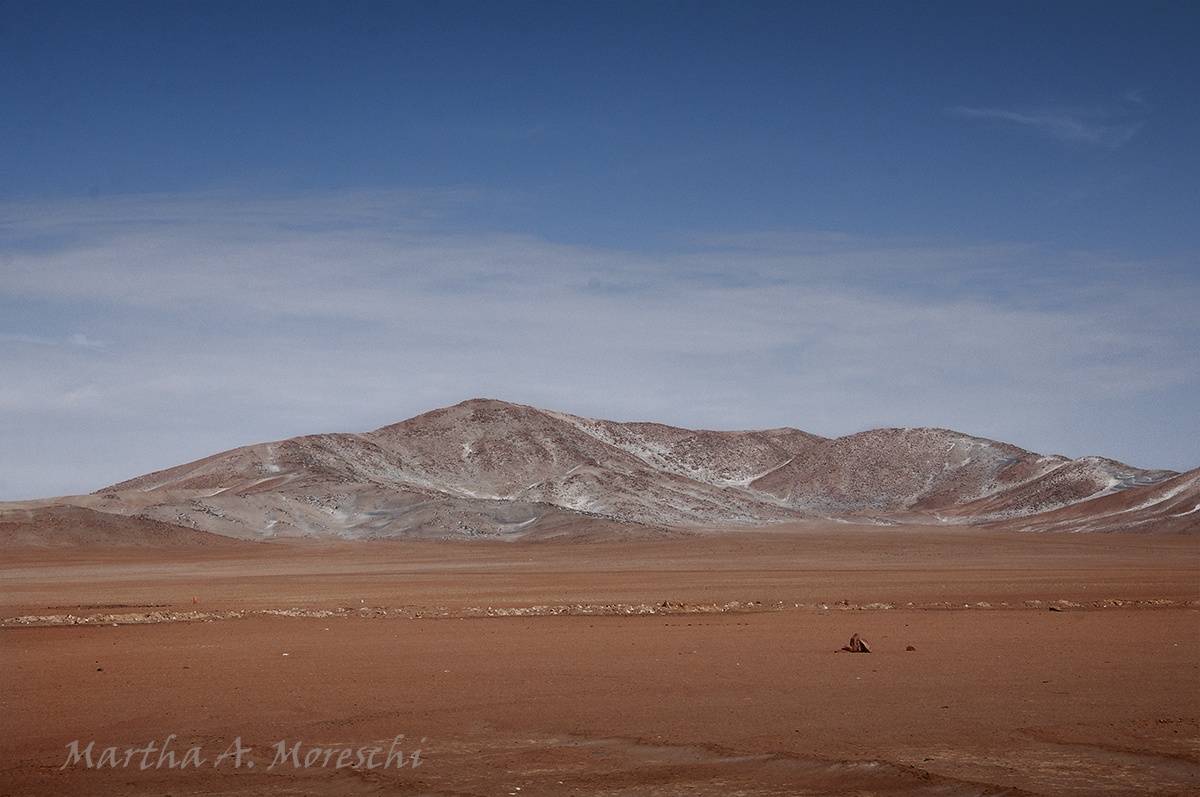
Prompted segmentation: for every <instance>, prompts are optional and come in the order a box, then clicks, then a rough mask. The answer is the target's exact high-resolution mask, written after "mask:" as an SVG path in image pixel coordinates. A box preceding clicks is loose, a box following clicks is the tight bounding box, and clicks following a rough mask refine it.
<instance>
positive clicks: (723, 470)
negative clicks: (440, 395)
mask: <svg viewBox="0 0 1200 797" xmlns="http://www.w3.org/2000/svg"><path fill="white" fill-rule="evenodd" d="M1173 476H1175V474H1174V473H1173V472H1170V471H1145V470H1140V469H1137V468H1132V467H1129V466H1127V465H1123V464H1121V463H1119V462H1114V461H1111V460H1105V459H1101V458H1098V457H1084V458H1082V459H1079V460H1069V459H1066V458H1065V457H1059V456H1042V455H1039V454H1035V453H1032V452H1029V451H1025V450H1023V449H1021V448H1018V447H1016V446H1012V445H1009V444H1006V443H999V442H996V441H993V440H986V439H983V438H978V437H971V436H969V435H964V434H961V433H959V432H954V431H950V430H946V429H923V428H922V429H877V430H873V431H868V432H861V433H858V434H852V435H847V436H845V437H841V438H837V439H833V440H830V439H825V438H822V437H819V436H817V435H812V434H809V433H807V432H803V431H800V430H797V429H772V430H763V431H695V430H689V429H681V428H677V427H672V426H666V425H662V424H655V423H618V422H614V421H607V420H599V419H591V418H581V417H578V416H573V415H569V414H565V413H560V412H553V411H550V410H542V409H537V408H535V407H528V406H523V405H517V404H510V403H506V402H502V401H495V400H490V399H473V400H471V401H466V402H463V403H461V404H458V405H455V406H453V407H448V408H445V409H440V410H434V411H432V412H427V413H424V414H422V415H418V416H416V417H414V418H410V419H408V420H406V421H402V422H401V423H397V424H393V425H390V426H385V427H383V428H381V429H377V430H375V431H373V432H368V433H365V434H324V435H310V436H306V437H298V438H294V439H291V440H284V441H279V442H275V443H262V444H259V445H254V446H246V447H243V448H239V449H234V450H233V451H228V452H225V453H223V454H218V455H215V456H212V457H207V458H205V459H202V460H198V461H196V462H193V463H189V464H186V465H181V466H178V467H175V468H170V469H168V470H164V471H159V472H157V473H152V474H148V475H146V476H141V477H138V478H136V479H132V480H130V481H127V482H122V483H121V484H117V485H114V486H113V487H111V488H108V489H107V490H104V491H100V494H99V497H102V498H103V499H104V502H105V505H104V506H97V508H101V509H104V510H105V511H116V512H125V513H130V514H133V513H136V514H139V515H142V516H146V517H151V518H156V519H159V520H162V521H164V522H169V523H174V524H180V525H185V526H190V527H192V528H197V529H203V530H207V531H215V532H219V533H221V534H227V535H230V536H239V537H249V538H260V537H263V536H274V535H285V536H297V535H299V536H330V535H333V536H343V537H350V538H359V537H378V536H399V535H404V536H407V535H413V534H417V535H429V534H433V535H443V534H452V535H457V534H468V535H470V534H485V535H524V534H531V533H534V531H535V530H536V529H538V528H545V527H547V526H548V524H556V525H557V526H561V525H562V522H561V518H563V517H565V516H566V515H577V516H584V517H586V516H591V517H601V518H607V519H609V520H612V521H614V522H618V523H632V524H642V525H643V526H645V527H655V528H664V527H680V526H713V525H717V526H720V525H748V524H749V525H759V524H769V523H775V522H780V521H788V520H803V519H805V518H846V519H852V520H863V519H868V520H875V521H879V522H890V521H892V520H895V519H898V518H902V519H904V520H906V521H909V522H914V521H915V522H939V523H944V522H953V523H979V522H991V521H997V520H1003V519H1005V518H1018V517H1033V516H1036V515H1040V514H1042V513H1046V512H1051V511H1054V510H1057V509H1060V508H1063V507H1070V506H1074V505H1077V504H1080V503H1081V502H1087V501H1089V500H1090V499H1094V498H1097V497H1098V496H1103V495H1106V494H1109V493H1117V494H1123V493H1126V492H1130V493H1134V494H1136V493H1138V492H1139V491H1144V490H1147V489H1150V488H1153V487H1154V486H1155V485H1156V484H1160V483H1163V482H1164V481H1165V480H1167V479H1170V478H1171V477H1173ZM95 500H99V498H98V497H97V498H95V499H94V501H93V503H94V502H95ZM564 513H565V514H564ZM555 518H559V520H555ZM568 525H569V524H568Z"/></svg>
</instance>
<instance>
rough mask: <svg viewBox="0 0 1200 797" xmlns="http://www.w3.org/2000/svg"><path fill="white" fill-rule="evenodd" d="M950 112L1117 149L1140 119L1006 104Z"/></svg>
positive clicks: (1094, 111)
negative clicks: (1011, 107)
mask: <svg viewBox="0 0 1200 797" xmlns="http://www.w3.org/2000/svg"><path fill="white" fill-rule="evenodd" d="M951 112H952V113H954V114H957V115H958V116H963V117H966V118H968V119H996V120H999V121H1003V122H1012V123H1014V124H1017V125H1022V126H1024V127H1030V128H1033V129H1034V130H1037V131H1039V132H1041V133H1045V134H1046V135H1048V136H1050V137H1052V138H1056V139H1058V140H1060V141H1066V142H1069V143H1072V144H1086V145H1092V146H1099V147H1106V148H1109V149H1116V148H1117V147H1120V146H1121V145H1122V144H1124V143H1125V142H1126V141H1128V140H1129V139H1131V138H1133V137H1134V136H1135V135H1136V134H1137V132H1138V130H1140V129H1141V127H1142V124H1141V122H1128V123H1114V122H1112V121H1110V120H1111V117H1112V115H1111V114H1110V113H1108V112H1104V111H1096V110H1092V111H1081V110H1077V109H1065V108H1051V109H1042V110H1034V111H1013V110H1009V109H1006V108H970V107H967V106H963V105H960V106H958V107H956V108H952V109H951Z"/></svg>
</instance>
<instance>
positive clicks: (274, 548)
mask: <svg viewBox="0 0 1200 797" xmlns="http://www.w3.org/2000/svg"><path fill="white" fill-rule="evenodd" d="M588 539H592V540H593V541H592V542H589V543H569V542H562V541H555V542H544V543H532V542H513V543H500V542H482V541H476V542H454V543H451V542H441V543H433V542H429V543H418V542H410V543H400V542H387V543H354V544H341V545H325V544H320V545H318V544H307V545H306V544H301V543H291V544H263V543H237V542H231V543H229V544H222V545H220V546H201V545H181V544H165V543H161V541H160V540H157V538H155V537H154V536H153V535H151V536H147V537H146V539H145V541H144V544H140V545H136V546H128V547H123V548H117V547H113V546H111V545H89V544H79V545H75V546H73V547H46V546H41V547H11V548H9V549H8V550H5V551H4V552H3V558H2V559H0V618H3V627H2V628H0V727H2V728H3V729H4V733H3V734H2V735H0V794H4V795H10V794H11V795H31V794H72V795H73V794H88V795H101V796H103V795H117V794H172V795H189V794H366V793H389V794H390V793H397V794H446V795H449V794H454V795H475V794H477V795H521V796H522V797H524V796H525V795H560V794H579V795H583V794H588V795H592V794H605V795H610V794H621V795H651V794H653V795H729V794H741V795H795V794H822V795H851V794H874V795H892V794H896V795H899V794H906V795H925V794H929V795H934V794H937V795H956V794H963V795H966V794H974V795H979V794H983V795H991V794H995V795H999V794H1010V795H1019V794H1038V795H1068V796H1069V795H1079V796H1080V797H1083V796H1084V795H1087V796H1088V797H1093V796H1094V795H1130V794H1149V795H1185V794H1200V545H1198V544H1197V538H1196V537H1195V536H1167V535H1136V536H1135V535H1125V536H1122V535H1099V534H1097V535H1069V534H1018V533H1008V532H995V531H993V532H981V531H972V530H968V529H957V530H951V531H935V530H930V529H918V528H903V527H901V528H891V529H859V528H855V527H846V526H838V527H830V528H828V529H824V530H813V529H811V528H808V529H806V530H799V529H792V530H790V531H789V530H786V529H781V530H777V531H773V532H729V533H723V534H720V535H696V536H690V537H688V536H684V537H680V538H678V539H665V540H656V541H647V542H631V541H612V542H604V541H594V540H596V538H595V537H592V538H588ZM83 542H84V543H86V541H83ZM160 543H161V544H160ZM663 604H666V605H665V606H664V605H663ZM822 607H827V608H822ZM888 607H890V608H888ZM268 612H279V613H268ZM488 614H491V615H493V616H487V615H488ZM188 617H191V618H194V619H192V620H190V621H189V620H187V619H182V618H188ZM72 623H73V624H72ZM855 633H858V634H860V635H861V637H862V639H863V640H865V641H866V642H867V643H869V645H870V648H871V650H872V653H870V654H850V653H840V652H837V651H838V650H839V648H841V647H842V646H844V645H846V644H847V643H848V641H849V640H850V637H851V635H852V634H855ZM909 648H912V649H911V650H910V649H909ZM400 734H404V735H405V738H404V739H402V740H400V742H399V743H398V744H397V745H396V747H398V748H399V749H401V750H402V751H403V761H404V763H405V766H404V767H402V768H396V766H395V762H396V760H397V759H395V758H393V759H392V763H391V765H390V766H381V764H382V763H384V760H385V759H386V757H387V753H388V751H389V750H390V749H391V748H392V745H393V742H394V740H395V739H396V737H397V736H398V735H400ZM172 735H173V736H172ZM235 740H236V741H235ZM76 741H77V742H78V747H79V749H80V751H81V753H82V751H83V749H84V748H86V746H87V744H88V743H89V742H94V746H93V748H92V751H91V754H92V759H93V764H96V763H99V761H100V760H101V758H102V756H105V755H107V758H106V760H105V763H104V766H103V767H101V768H96V767H95V766H93V767H92V768H88V766H87V763H86V760H84V759H82V758H81V760H80V761H78V762H74V763H70V756H69V748H70V745H71V743H72V742H76ZM239 742H240V745H241V746H242V747H243V748H244V752H243V753H242V756H241V760H240V762H239V761H238V758H237V756H236V755H235V752H236V745H237V744H238V743H239ZM281 742H282V743H283V748H284V750H285V751H286V752H288V753H289V754H290V753H291V751H292V750H293V749H294V745H296V744H299V745H300V748H299V749H298V750H296V752H295V757H294V758H292V757H289V758H288V759H287V761H286V762H282V761H277V760H276V757H277V753H278V750H279V744H280V743H281ZM164 743H167V744H168V747H167V751H168V753H170V754H172V755H163V753H162V751H161V749H160V748H161V747H162V745H163V744H164ZM151 745H153V749H150V750H147V748H149V747H150V746H151ZM108 748H115V750H111V751H110V752H108V753H107V754H106V753H105V751H106V749H108ZM360 748H361V753H362V757H361V758H360V757H359V752H360ZM375 748H381V750H380V751H378V752H375V753H374V758H372V752H373V751H374V749H375ZM417 749H419V750H420V754H419V758H417V759H416V760H415V761H414V758H413V755H414V751H415V750H417ZM127 750H132V751H134V752H132V753H131V754H130V755H129V763H128V765H124V766H117V767H116V768H113V767H112V766H110V763H111V762H112V760H113V759H114V757H115V759H116V760H117V763H118V764H123V763H124V761H125V759H126V751H127ZM189 750H193V752H192V753H191V759H190V762H189V765H188V766H187V767H186V768H181V767H180V766H178V764H180V763H181V762H182V761H183V760H184V757H185V755H187V754H188V751H189ZM343 751H349V752H346V753H345V754H344V755H343ZM223 754H228V755H227V756H226V757H225V758H223V759H222V758H219V757H220V756H222V755H223ZM172 758H173V759H174V761H175V763H176V766H175V767H171V766H170V764H171V762H172ZM196 758H199V759H202V760H203V763H202V764H201V765H200V766H193V765H192V763H194V761H195V759H196ZM306 761H307V764H308V765H307V766H306V765H305V764H306ZM339 761H341V763H342V764H343V766H342V767H341V768H338V766H337V764H338V762H339ZM160 762H161V763H160ZM372 762H373V763H374V764H375V765H376V766H374V768H371V767H370V766H369V765H370V764H371V763H372ZM238 763H240V766H236V765H237V764H238ZM251 763H253V767H251V766H250V765H251ZM273 763H274V766H272V764H273ZM414 763H417V766H415V767H414V766H413V764H414ZM143 764H144V765H145V766H144V768H143ZM296 764H299V766H296Z"/></svg>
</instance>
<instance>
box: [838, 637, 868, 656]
mask: <svg viewBox="0 0 1200 797" xmlns="http://www.w3.org/2000/svg"><path fill="white" fill-rule="evenodd" d="M842 650H844V651H846V652H847V653H870V652H871V648H870V647H868V646H867V643H866V642H864V641H863V640H862V637H860V636H859V635H858V634H855V635H854V636H852V637H850V644H848V645H846V647H844V648H842Z"/></svg>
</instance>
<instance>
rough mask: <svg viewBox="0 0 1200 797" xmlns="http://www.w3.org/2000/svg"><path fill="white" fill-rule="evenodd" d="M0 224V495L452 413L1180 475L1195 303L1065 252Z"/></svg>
mask: <svg viewBox="0 0 1200 797" xmlns="http://www.w3.org/2000/svg"><path fill="white" fill-rule="evenodd" d="M0 210H2V211H3V212H4V213H5V214H6V215H7V216H8V217H9V218H18V219H21V218H23V219H24V221H23V222H18V223H16V224H10V225H8V227H7V228H6V230H7V231H6V233H5V235H9V236H16V237H20V236H27V235H30V234H34V233H35V232H36V234H38V235H42V236H46V237H47V239H48V240H49V239H53V240H58V241H59V243H58V244H57V245H55V246H53V247H36V248H29V247H18V246H7V247H6V246H5V243H4V239H3V238H0V256H2V257H4V259H5V268H4V270H3V272H2V274H0V307H2V306H9V307H18V306H22V305H27V304H28V303H36V305H37V307H38V308H39V312H40V315H39V319H38V324H39V326H38V333H37V334H36V335H33V334H26V332H27V330H22V329H3V328H2V327H0V344H5V343H7V344H8V345H0V372H3V373H4V374H5V379H4V380H3V381H4V384H3V387H0V418H3V419H5V421H4V424H5V425H4V426H2V427H0V445H3V446H5V447H6V449H5V450H9V451H16V452H19V453H20V456H14V457H7V458H5V459H4V460H3V461H0V482H5V483H7V485H8V486H7V487H4V486H3V485H0V496H3V495H5V494H7V496H8V497H19V496H21V495H25V496H27V497H28V496H31V495H36V494H48V493H61V492H69V491H78V490H85V489H86V490H91V489H96V488H99V487H101V486H103V485H104V484H106V483H111V482H115V481H117V480H119V479H121V478H126V477H129V476H133V475H136V474H137V473H140V472H145V471H148V470H152V469H154V468H158V467H164V466H168V465H172V464H177V463H179V462H181V461H185V460H187V459H192V458H197V457H200V456H203V455H206V454H209V453H214V452H216V451H219V450H222V449H224V448H228V447H232V446H234V445H238V444H244V443H251V442H258V441H262V440H267V439H276V438H279V437H286V436H291V435H294V434H300V433H307V432H317V431H331V430H344V431H356V430H365V429H369V428H374V427H376V426H380V425H383V424H385V423H390V422H394V421H397V420H401V419H403V418H405V417H408V416H410V415H413V414H416V413H418V412H422V411H424V410H428V409H432V408H434V407H439V406H444V405H446V404H450V403H454V402H456V401H460V400H462V399H465V398H469V397H472V396H477V395H488V396H495V397H498V398H505V399H509V400H514V401H520V402H525V403H531V404H537V405H541V406H548V407H553V408H557V409H563V410H566V411H569V412H577V413H581V414H587V415H598V416H602V417H611V418H615V419H622V420H632V419H642V420H658V421H663V422H667V423H676V424H679V425H686V426H696V427H715V428H731V427H742V428H746V427H763V426H779V425H785V424H786V425H794V426H800V427H802V428H806V429H808V430H810V431H814V432H817V433H821V434H826V435H837V434H845V433H849V432H852V431H857V430H860V429H864V428H871V427H875V426H884V425H936V426H949V427H952V428H958V429H961V430H963V431H967V432H971V433H975V434H982V435H986V436H991V437H996V438H999V439H1005V440H1009V441H1011V442H1016V443H1018V444H1022V445H1025V446H1027V447H1030V448H1034V449H1053V450H1063V451H1064V452H1066V453H1072V454H1084V453H1099V454H1105V455H1109V456H1115V457H1117V458H1126V459H1134V460H1137V461H1136V462H1135V464H1143V465H1167V466H1169V465H1173V464H1175V465H1182V464H1186V463H1185V462H1183V460H1185V459H1187V457H1192V458H1193V459H1194V451H1185V449H1186V445H1185V443H1184V442H1181V441H1186V440H1187V439H1189V437H1188V436H1189V434H1190V435H1191V439H1195V437H1196V435H1197V434H1200V429H1197V422H1196V420H1195V419H1194V417H1193V416H1194V412H1193V410H1192V409H1191V408H1183V407H1182V406H1176V405H1175V404H1173V403H1171V402H1170V401H1167V399H1164V398H1163V397H1164V396H1168V397H1169V396H1171V395H1174V394H1175V393H1189V394H1191V395H1194V393H1195V392H1196V391H1197V390H1198V389H1200V383H1198V380H1200V377H1198V375H1200V321H1197V319H1196V317H1195V313H1194V307H1195V306H1197V304H1198V303H1200V285H1197V282H1196V280H1195V279H1194V278H1187V277H1170V276H1168V275H1167V274H1166V272H1165V271H1164V270H1162V269H1156V268H1155V266H1154V264H1147V263H1139V264H1136V269H1135V270H1136V273H1137V274H1138V275H1139V276H1138V278H1137V279H1136V280H1131V279H1130V271H1131V266H1130V264H1127V263H1122V262H1120V261H1112V260H1109V259H1105V258H1103V257H1101V256H1099V255H1096V254H1089V253H1059V252H1048V251H1045V250H1042V249H1039V248H1037V247H1033V246H1029V245H1011V244H987V245H979V246H967V245H962V244H953V245H951V244H947V243H943V242H929V241H911V240H905V241H899V240H863V239H856V238H853V237H850V236H845V235H797V234H792V233H764V234H755V235H740V236H726V237H720V238H718V237H711V236H709V237H704V238H700V237H697V238H696V239H694V240H692V241H691V242H681V245H680V247H679V249H678V251H675V252H669V253H656V254H646V253H639V252H631V251H618V250H604V249H595V248H587V247H581V246H568V245H563V244H555V243H550V242H547V241H544V240H541V239H538V238H535V237H531V236H523V235H512V234H500V233H494V232H482V231H471V230H463V229H457V228H456V227H455V225H454V224H453V223H452V222H449V221H447V220H444V219H442V218H439V217H438V216H437V214H433V213H430V212H429V211H428V210H427V209H423V208H422V207H421V202H420V201H416V200H414V199H413V198H412V197H411V196H409V195H402V194H397V195H395V196H394V197H390V198H389V197H387V196H386V195H380V194H345V195H340V196H331V197H310V198H307V199H291V200H286V201H245V200H242V201H235V200H231V199H228V198H220V197H207V198H203V197H201V198H198V197H188V198H170V197H158V198H152V199H150V200H146V199H142V200H141V201H139V200H138V199H137V198H127V199H120V200H113V201H112V202H108V201H106V200H99V201H97V202H92V203H80V204H70V203H64V204H61V205H57V206H41V207H40V209H39V210H38V212H33V211H32V209H31V206H18V207H12V206H10V207H8V208H3V209H0ZM81 330H82V331H81ZM100 341H103V342H104V343H103V345H100V344H99V342H100ZM33 344H39V345H33ZM43 344H55V345H43ZM1164 402H1166V403H1165V404H1164ZM1143 406H1155V407H1157V408H1158V409H1156V411H1155V414H1154V415H1153V416H1146V415H1145V414H1141V413H1139V412H1138V411H1137V410H1136V408H1138V407H1143ZM1130 408H1133V409H1130ZM1127 409H1130V411H1129V412H1128V414H1127V415H1126V416H1125V421H1124V423H1125V426H1124V427H1117V426H1114V425H1112V424H1108V423H1105V424H1100V425H1097V424H1096V423H1094V422H1092V420H1091V419H1094V418H1097V417H1104V418H1109V417H1116V416H1117V415H1118V411H1121V412H1124V411H1126V410H1127ZM66 460H69V461H70V462H73V463H74V471H71V469H70V468H68V467H67V466H65V465H64V461H66ZM1192 464H1193V465H1194V464H1195V463H1194V462H1193V463H1192ZM71 472H73V473H74V474H75V478H74V480H66V481H64V476H63V474H64V473H71ZM68 483H69V486H68Z"/></svg>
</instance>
